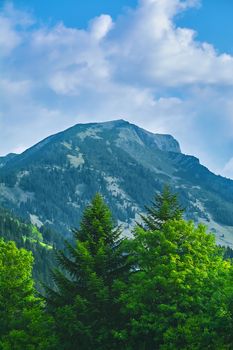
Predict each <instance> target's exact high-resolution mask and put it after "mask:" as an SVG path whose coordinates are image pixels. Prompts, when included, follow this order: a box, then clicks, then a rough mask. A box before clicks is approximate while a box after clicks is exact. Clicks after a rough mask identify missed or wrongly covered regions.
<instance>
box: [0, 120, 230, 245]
mask: <svg viewBox="0 0 233 350" xmlns="http://www.w3.org/2000/svg"><path fill="white" fill-rule="evenodd" d="M0 163H1V161H0ZM165 183H168V184H170V185H171V187H172V188H173V189H174V190H175V191H176V192H178V193H179V195H180V199H181V202H182V204H183V206H184V207H185V208H186V216H187V217H188V218H192V219H194V220H195V221H203V222H204V223H208V225H209V227H210V229H213V231H215V233H216V236H217V239H218V241H219V242H221V243H224V244H229V245H231V244H233V215H232V214H233V203H232V199H233V181H231V180H228V179H225V178H223V177H220V176H216V175H214V174H213V173H211V172H210V171H209V170H208V169H207V168H205V167H204V166H202V165H200V163H199V160H198V159H197V158H195V157H192V156H187V155H184V154H182V153H181V150H180V147H179V143H178V142H177V141H176V140H175V139H174V138H173V137H172V136H170V135H159V134H153V133H150V132H148V131H145V130H143V129H141V128H139V127H137V126H136V125H133V124H130V123H128V122H126V121H124V120H117V121H113V122H106V123H92V124H78V125H75V126H74V127H72V128H70V129H68V130H65V131H64V132H61V133H59V134H56V135H53V136H51V137H48V138H47V139H45V140H43V141H41V142H40V143H39V144H37V145H35V146H33V147H32V148H30V149H28V150H27V151H25V152H24V153H22V154H20V155H17V156H14V157H12V158H11V159H8V160H7V162H6V161H5V162H4V161H2V166H1V168H0V203H1V205H2V206H5V207H9V208H11V209H12V210H13V211H14V212H15V213H17V214H18V215H21V216H23V217H25V218H28V219H30V220H31V222H32V223H34V224H36V225H37V226H38V227H40V226H41V225H42V224H45V225H48V226H51V227H53V228H55V229H56V230H57V231H58V232H60V233H61V234H63V235H69V232H70V228H72V227H75V226H77V225H78V222H79V219H80V215H81V213H82V210H83V208H84V206H86V204H87V203H88V202H89V201H90V199H91V197H92V196H93V195H94V193H95V192H97V191H99V192H101V193H102V194H103V195H104V197H105V199H106V201H107V202H108V204H109V206H110V208H111V209H112V211H113V213H114V216H115V218H116V219H117V220H118V221H119V222H122V223H126V224H127V225H130V224H132V222H133V220H134V219H135V217H136V218H137V215H138V213H139V212H141V211H143V208H144V205H145V204H148V203H149V202H150V200H151V199H152V197H153V195H154V193H155V192H156V191H160V190H161V188H162V186H163V185H164V184H165Z"/></svg>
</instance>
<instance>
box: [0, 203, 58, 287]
mask: <svg viewBox="0 0 233 350" xmlns="http://www.w3.org/2000/svg"><path fill="white" fill-rule="evenodd" d="M0 238H4V240H5V241H9V240H11V241H14V242H15V243H16V245H17V247H18V248H25V249H27V250H29V251H31V252H32V253H33V256H34V265H33V277H34V280H35V282H36V287H37V289H38V290H40V291H41V282H43V283H45V284H46V285H50V286H51V285H52V284H53V281H52V280H51V276H50V269H51V268H52V267H53V266H55V256H54V251H53V248H54V242H55V241H57V248H61V247H62V242H61V241H59V236H58V237H57V235H56V234H55V232H52V231H51V230H49V229H47V228H46V227H41V228H40V229H39V228H38V227H37V226H35V225H33V224H31V223H30V222H27V221H24V220H22V219H21V218H19V217H16V216H15V215H14V214H13V213H12V212H11V211H10V210H7V209H4V208H0Z"/></svg>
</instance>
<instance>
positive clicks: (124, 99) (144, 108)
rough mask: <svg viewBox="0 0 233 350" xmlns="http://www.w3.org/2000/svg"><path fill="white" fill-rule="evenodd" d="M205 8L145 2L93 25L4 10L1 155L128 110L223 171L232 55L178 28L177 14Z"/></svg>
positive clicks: (232, 93)
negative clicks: (49, 22) (44, 21)
mask: <svg viewBox="0 0 233 350" xmlns="http://www.w3.org/2000/svg"><path fill="white" fill-rule="evenodd" d="M198 5H199V1H195V0H187V1H181V0H141V1H139V4H138V7H137V8H136V9H134V10H133V9H131V10H129V11H128V12H126V13H125V14H123V15H122V16H120V17H119V18H118V19H117V20H116V21H115V23H114V22H113V20H112V18H111V17H110V16H109V15H101V16H99V17H97V18H94V19H93V20H92V21H90V24H89V26H88V28H87V29H86V30H83V29H80V28H68V27H66V26H65V25H64V24H63V23H58V24H56V25H55V26H53V27H50V26H46V25H39V24H38V23H37V25H36V26H32V24H33V20H32V19H31V18H30V16H29V15H28V14H27V13H23V12H19V11H17V10H16V9H15V8H14V7H12V5H9V6H6V7H5V8H3V10H2V11H1V12H0V24H1V26H0V38H2V39H0V52H1V53H0V55H2V56H3V55H4V57H2V62H1V68H2V69H1V72H0V89H1V90H3V94H2V96H3V97H4V101H3V99H1V101H0V104H1V113H0V125H1V130H0V136H1V137H0V153H4V152H7V151H8V150H9V151H10V150H11V149H13V148H17V147H18V145H25V147H26V146H28V145H29V144H30V143H33V142H35V141H38V140H39V139H40V138H42V137H45V136H47V135H48V134H50V133H53V132H56V131H59V130H61V129H62V128H65V127H68V126H71V125H72V124H74V123H77V122H81V121H82V122H85V121H90V120H92V121H93V120H109V119H113V118H118V117H121V118H122V117H123V118H125V119H129V120H130V121H131V122H135V123H138V124H140V125H141V126H144V127H145V128H149V129H150V130H152V131H154V132H166V133H168V132H169V133H172V134H173V135H174V136H176V137H177V138H178V139H179V141H181V145H182V148H183V150H184V151H186V152H189V153H195V154H196V155H199V156H200V157H201V159H202V160H203V161H205V162H206V164H207V165H209V166H211V167H212V169H215V170H217V169H219V168H221V166H223V163H224V161H225V159H222V156H220V153H221V154H222V151H221V152H220V153H219V154H218V152H219V147H221V146H219V142H217V146H218V147H217V146H214V144H216V140H215V138H216V137H217V135H218V133H220V132H222V135H223V134H224V135H225V136H226V138H227V140H228V141H225V144H224V147H226V148H227V147H229V144H230V142H231V139H232V136H233V135H232V133H230V132H229V130H230V127H231V126H232V122H233V115H232V108H231V107H232V97H233V57H232V56H230V55H227V54H218V52H217V50H216V49H215V48H214V47H213V46H212V45H210V44H208V43H204V42H199V41H197V39H196V33H195V31H193V30H192V29H189V28H179V27H177V26H176V24H175V20H174V19H175V17H176V15H177V14H179V13H180V12H182V11H185V10H187V9H188V8H189V7H192V6H198ZM1 21H2V22H1ZM1 33H3V34H2V35H1ZM8 39H9V40H8ZM223 92H224V93H223ZM12 101H14V103H12ZM35 126H36V130H37V133H36V135H35V134H34V133H33V132H31V130H34V129H35ZM231 130H232V127H231ZM3 136H5V140H7V142H5V141H4V142H3V141H2V140H3ZM25 139H26V140H27V142H26V143H25ZM227 142H228V143H227ZM20 147H21V148H22V146H20ZM21 148H20V149H21ZM216 159H217V160H216Z"/></svg>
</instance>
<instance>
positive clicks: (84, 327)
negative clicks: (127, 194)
mask: <svg viewBox="0 0 233 350" xmlns="http://www.w3.org/2000/svg"><path fill="white" fill-rule="evenodd" d="M120 235H121V231H120V229H119V228H114V224H113V220H112V216H111V212H110V210H109V209H108V207H107V206H106V205H105V203H104V201H103V199H102V197H101V196H100V195H99V194H97V195H96V196H95V197H94V198H93V200H92V202H91V204H90V205H88V206H87V208H86V209H85V211H84V213H83V218H82V220H81V223H80V228H79V229H76V230H74V238H75V246H72V245H71V244H68V243H67V251H68V253H69V254H68V256H67V254H65V253H64V252H59V253H58V256H57V259H58V263H59V266H60V269H57V270H55V271H54V272H53V279H54V282H55V284H56V287H57V289H56V290H51V289H48V305H49V308H50V310H51V311H52V312H53V314H54V315H55V318H56V322H57V329H58V334H59V337H60V343H61V349H66V350H69V349H75V350H76V349H85V350H88V349H114V348H119V346H118V341H117V340H116V338H117V334H118V328H119V327H121V324H122V321H123V320H122V319H121V316H120V314H119V304H118V302H117V289H118V288H119V284H120V283H121V281H124V279H125V278H127V276H128V273H127V272H128V271H129V266H128V263H127V259H128V258H127V256H126V255H125V254H123V242H124V240H123V239H122V238H120ZM64 330H65V331H64ZM114 346H115V347H114Z"/></svg>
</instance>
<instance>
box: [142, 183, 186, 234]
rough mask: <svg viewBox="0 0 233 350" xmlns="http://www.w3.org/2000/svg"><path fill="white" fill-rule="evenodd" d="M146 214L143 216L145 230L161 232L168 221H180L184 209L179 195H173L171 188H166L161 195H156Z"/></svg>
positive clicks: (147, 207)
mask: <svg viewBox="0 0 233 350" xmlns="http://www.w3.org/2000/svg"><path fill="white" fill-rule="evenodd" d="M145 209H146V214H145V215H141V219H142V224H139V226H141V227H143V228H144V229H145V230H159V229H161V228H162V226H163V224H164V223H165V222H167V221H168V220H180V219H181V218H182V214H183V211H184V210H183V209H182V207H181V206H180V204H179V201H178V198H177V194H175V193H172V191H171V189H170V187H169V186H167V185H166V186H164V188H163V190H162V192H161V193H158V194H156V195H155V198H154V200H153V202H152V205H151V206H150V207H149V206H146V207H145Z"/></svg>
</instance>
